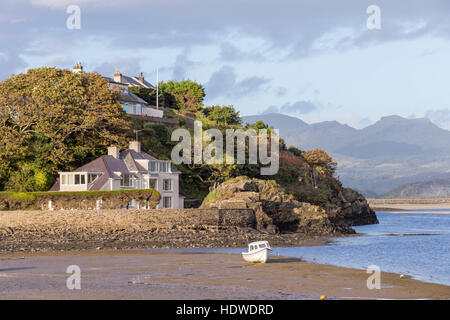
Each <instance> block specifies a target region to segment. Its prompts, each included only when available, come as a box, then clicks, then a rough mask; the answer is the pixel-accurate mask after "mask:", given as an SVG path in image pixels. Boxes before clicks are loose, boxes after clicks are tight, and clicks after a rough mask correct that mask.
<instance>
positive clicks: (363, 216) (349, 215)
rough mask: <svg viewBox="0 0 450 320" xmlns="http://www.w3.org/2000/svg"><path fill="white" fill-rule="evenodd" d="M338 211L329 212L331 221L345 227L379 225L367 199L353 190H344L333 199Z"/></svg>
mask: <svg viewBox="0 0 450 320" xmlns="http://www.w3.org/2000/svg"><path fill="white" fill-rule="evenodd" d="M332 203H333V204H334V205H335V207H336V209H334V210H330V211H329V216H330V219H331V220H332V221H333V222H334V223H336V224H338V225H343V226H360V225H365V224H377V223H378V219H377V216H376V214H375V211H373V210H372V209H371V208H370V206H369V204H368V203H367V200H366V198H364V196H363V195H361V194H360V193H358V192H356V191H355V190H353V189H349V188H343V189H342V190H339V192H338V194H337V195H336V196H335V197H334V198H332Z"/></svg>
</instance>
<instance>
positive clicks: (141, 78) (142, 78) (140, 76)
mask: <svg viewBox="0 0 450 320" xmlns="http://www.w3.org/2000/svg"><path fill="white" fill-rule="evenodd" d="M139 81H140V82H142V83H144V75H143V74H142V72H141V74H140V75H139Z"/></svg>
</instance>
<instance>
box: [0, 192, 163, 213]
mask: <svg viewBox="0 0 450 320" xmlns="http://www.w3.org/2000/svg"><path fill="white" fill-rule="evenodd" d="M160 199H161V195H160V193H159V192H158V191H156V190H154V189H132V190H112V191H61V192H10V191H5V192H0V210H27V209H30V210H38V209H42V208H46V207H47V204H48V201H52V206H53V207H54V208H55V209H93V208H95V207H96V202H97V200H102V207H103V208H105V209H116V208H119V207H127V206H128V204H129V202H130V201H131V200H136V201H138V202H140V203H141V204H142V203H143V202H144V201H145V202H147V203H148V205H149V207H150V208H152V209H153V208H155V207H156V205H157V204H158V203H159V201H160Z"/></svg>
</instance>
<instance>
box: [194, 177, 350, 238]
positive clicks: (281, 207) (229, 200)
mask: <svg viewBox="0 0 450 320" xmlns="http://www.w3.org/2000/svg"><path fill="white" fill-rule="evenodd" d="M230 207H247V208H249V209H252V210H253V214H254V216H255V220H256V229H258V230H259V231H264V232H267V233H270V234H275V233H280V232H302V233H314V234H321V235H324V234H326V235H328V234H335V233H354V231H353V230H352V229H350V228H348V227H346V226H344V225H341V224H339V223H335V222H333V221H332V220H331V219H330V216H329V215H328V214H327V212H326V211H325V210H324V209H323V208H321V207H319V206H314V205H311V204H309V203H304V202H299V201H297V200H295V199H294V198H293V197H292V196H291V195H288V194H286V193H285V192H284V191H283V190H282V188H281V187H280V186H279V185H278V184H277V183H276V182H274V181H271V180H260V179H251V178H248V177H237V178H233V179H229V180H227V181H225V182H224V183H222V184H221V185H219V186H218V187H216V188H215V189H214V190H212V191H211V192H210V194H209V195H208V196H207V197H206V198H205V200H204V201H203V203H202V205H201V207H200V208H203V209H208V208H230ZM350 207H351V204H350Z"/></svg>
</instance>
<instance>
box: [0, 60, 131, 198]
mask: <svg viewBox="0 0 450 320" xmlns="http://www.w3.org/2000/svg"><path fill="white" fill-rule="evenodd" d="M117 99H118V95H117V93H116V92H114V91H112V90H110V89H109V84H108V81H107V80H105V79H104V78H103V77H102V76H101V75H99V74H98V73H72V72H70V71H68V70H60V69H56V68H37V69H30V70H28V71H27V72H26V73H24V74H19V75H13V76H11V77H10V78H8V79H7V80H5V81H3V82H0V145H1V146H2V147H1V149H0V188H1V189H3V188H5V187H6V188H7V189H11V190H21V191H32V190H45V189H46V188H48V187H49V185H50V183H51V182H52V177H53V176H54V175H55V174H56V172H57V171H58V170H73V169H74V168H76V167H78V166H79V165H81V164H84V163H85V162H86V161H87V160H91V159H93V158H95V157H98V156H100V155H101V154H104V152H105V149H106V147H107V146H108V145H110V144H116V145H119V146H123V145H125V143H126V141H125V139H126V135H125V134H126V133H127V132H128V131H129V129H130V123H129V121H128V118H127V116H126V114H125V112H124V111H123V108H122V106H121V105H120V103H119V102H118V101H117ZM24 181H28V183H24ZM30 181H31V182H30ZM33 181H34V182H33Z"/></svg>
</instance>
